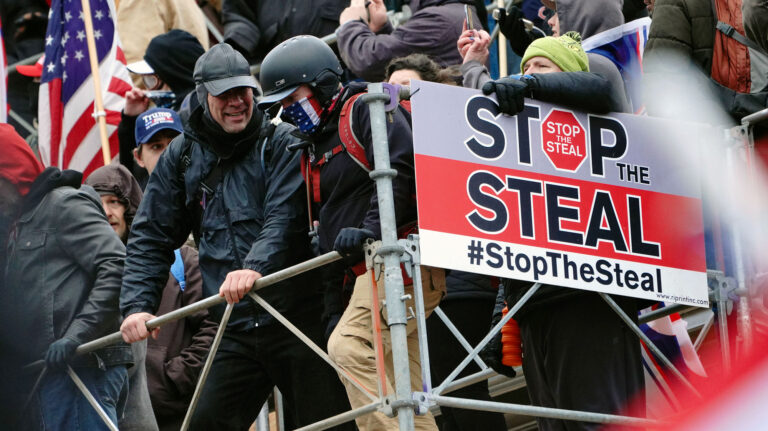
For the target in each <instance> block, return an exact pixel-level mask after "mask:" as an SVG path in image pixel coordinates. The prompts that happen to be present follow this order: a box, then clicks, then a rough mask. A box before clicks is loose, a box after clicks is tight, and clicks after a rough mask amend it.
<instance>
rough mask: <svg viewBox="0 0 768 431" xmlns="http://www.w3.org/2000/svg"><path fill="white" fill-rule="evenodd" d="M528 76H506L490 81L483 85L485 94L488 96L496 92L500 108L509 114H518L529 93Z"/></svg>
mask: <svg viewBox="0 0 768 431" xmlns="http://www.w3.org/2000/svg"><path fill="white" fill-rule="evenodd" d="M528 91H529V88H528V78H526V77H521V78H520V79H518V78H512V77H506V78H501V79H497V80H495V81H488V82H486V83H485V85H483V94H485V95H486V96H488V95H490V94H491V93H496V99H498V101H499V110H500V111H501V112H503V113H505V114H507V115H517V114H518V112H520V111H522V110H523V108H524V107H525V106H524V100H523V99H524V98H525V95H526V94H527V93H528Z"/></svg>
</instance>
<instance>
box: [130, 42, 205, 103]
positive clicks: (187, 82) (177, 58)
mask: <svg viewBox="0 0 768 431" xmlns="http://www.w3.org/2000/svg"><path fill="white" fill-rule="evenodd" d="M204 52H205V50H204V49H203V46H202V45H200V42H199V41H198V40H197V38H196V37H194V36H192V35H191V34H189V33H187V32H186V31H184V30H176V29H174V30H171V31H169V32H168V33H164V34H161V35H159V36H155V37H154V38H153V39H152V41H150V42H149V46H148V47H147V51H146V53H145V54H144V61H146V62H147V63H148V64H149V65H150V67H152V69H154V71H155V73H156V74H157V76H159V77H160V79H161V80H162V81H163V82H165V83H166V84H168V86H169V87H171V90H173V92H174V93H176V96H177V97H184V95H186V94H187V93H189V92H190V91H192V90H193V89H194V88H195V81H194V79H192V72H193V71H194V69H195V62H196V61H197V59H198V58H199V57H200V56H201V55H203V53H204Z"/></svg>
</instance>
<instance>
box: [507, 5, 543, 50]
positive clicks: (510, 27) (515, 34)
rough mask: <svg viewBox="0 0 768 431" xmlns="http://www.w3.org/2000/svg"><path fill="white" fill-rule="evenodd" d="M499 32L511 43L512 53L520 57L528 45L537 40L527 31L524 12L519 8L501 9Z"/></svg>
mask: <svg viewBox="0 0 768 431" xmlns="http://www.w3.org/2000/svg"><path fill="white" fill-rule="evenodd" d="M499 31H501V34H503V35H504V37H506V38H507V40H508V41H509V44H510V46H512V51H514V52H515V54H517V55H519V56H520V57H522V56H523V54H524V53H525V50H526V49H527V48H528V45H530V44H531V42H533V41H534V40H536V39H537V37H534V36H533V35H531V34H530V33H528V31H527V30H526V29H525V23H524V22H523V11H521V10H520V8H518V7H517V6H510V7H509V9H504V8H499Z"/></svg>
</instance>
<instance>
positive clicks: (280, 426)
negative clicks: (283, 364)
mask: <svg viewBox="0 0 768 431" xmlns="http://www.w3.org/2000/svg"><path fill="white" fill-rule="evenodd" d="M272 398H274V400H275V422H277V431H285V408H284V403H283V394H282V393H281V392H280V389H277V386H275V391H274V392H272Z"/></svg>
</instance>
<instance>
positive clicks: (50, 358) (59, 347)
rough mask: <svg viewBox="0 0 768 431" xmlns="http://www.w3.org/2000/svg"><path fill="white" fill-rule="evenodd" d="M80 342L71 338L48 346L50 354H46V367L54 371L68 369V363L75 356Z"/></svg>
mask: <svg viewBox="0 0 768 431" xmlns="http://www.w3.org/2000/svg"><path fill="white" fill-rule="evenodd" d="M78 344H79V343H78V342H77V341H75V340H72V339H69V338H62V339H59V340H56V341H54V342H53V343H51V345H50V346H48V352H46V354H45V365H46V366H47V367H48V368H51V369H54V370H61V369H64V368H66V366H67V363H68V362H69V360H70V359H72V357H73V356H75V349H77V346H78Z"/></svg>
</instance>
